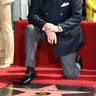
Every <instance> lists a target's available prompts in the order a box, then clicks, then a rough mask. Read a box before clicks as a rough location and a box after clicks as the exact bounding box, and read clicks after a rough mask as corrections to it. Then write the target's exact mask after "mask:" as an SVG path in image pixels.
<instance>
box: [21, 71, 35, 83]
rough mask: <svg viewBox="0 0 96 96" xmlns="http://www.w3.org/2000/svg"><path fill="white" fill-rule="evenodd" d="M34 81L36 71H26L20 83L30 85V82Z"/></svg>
mask: <svg viewBox="0 0 96 96" xmlns="http://www.w3.org/2000/svg"><path fill="white" fill-rule="evenodd" d="M34 79H36V71H34V72H30V71H26V73H25V76H24V78H23V79H22V81H21V82H20V84H21V85H29V84H31V80H34Z"/></svg>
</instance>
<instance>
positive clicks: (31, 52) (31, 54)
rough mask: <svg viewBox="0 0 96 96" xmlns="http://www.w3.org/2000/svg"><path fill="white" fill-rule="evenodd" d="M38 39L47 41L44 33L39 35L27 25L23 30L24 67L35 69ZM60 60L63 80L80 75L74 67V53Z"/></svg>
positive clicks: (33, 27)
mask: <svg viewBox="0 0 96 96" xmlns="http://www.w3.org/2000/svg"><path fill="white" fill-rule="evenodd" d="M39 39H41V40H44V41H47V37H46V35H45V34H44V33H40V32H39V30H38V29H37V28H36V27H35V26H33V25H32V24H30V25H28V26H27V27H26V29H25V49H26V60H25V66H30V67H33V68H34V67H35V62H36V61H35V55H36V50H37V45H38V41H39ZM60 60H61V64H62V72H63V75H64V77H65V78H68V79H71V78H75V77H76V76H77V75H78V73H80V69H79V68H78V66H77V65H76V52H74V53H71V54H68V55H66V56H63V57H60Z"/></svg>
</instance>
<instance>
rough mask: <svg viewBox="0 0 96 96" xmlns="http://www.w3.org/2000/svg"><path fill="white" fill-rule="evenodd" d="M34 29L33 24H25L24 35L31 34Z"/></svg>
mask: <svg viewBox="0 0 96 96" xmlns="http://www.w3.org/2000/svg"><path fill="white" fill-rule="evenodd" d="M33 31H34V25H32V24H29V25H27V27H26V28H25V35H27V34H29V35H31V34H32V33H33Z"/></svg>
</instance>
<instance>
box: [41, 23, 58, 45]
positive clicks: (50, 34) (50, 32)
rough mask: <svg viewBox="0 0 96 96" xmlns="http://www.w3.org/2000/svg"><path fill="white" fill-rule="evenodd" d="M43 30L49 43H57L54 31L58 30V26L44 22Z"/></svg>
mask: <svg viewBox="0 0 96 96" xmlns="http://www.w3.org/2000/svg"><path fill="white" fill-rule="evenodd" d="M43 28H44V31H45V33H46V35H47V41H48V42H49V43H50V44H53V43H55V44H56V43H57V37H56V33H55V32H58V31H59V30H58V26H55V25H53V24H51V23H46V24H45V25H44V26H43Z"/></svg>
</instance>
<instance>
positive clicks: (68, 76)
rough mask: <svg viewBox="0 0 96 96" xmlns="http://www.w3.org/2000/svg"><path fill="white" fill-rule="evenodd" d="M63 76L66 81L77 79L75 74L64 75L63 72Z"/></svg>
mask: <svg viewBox="0 0 96 96" xmlns="http://www.w3.org/2000/svg"><path fill="white" fill-rule="evenodd" d="M63 75H64V77H65V78H66V79H74V78H75V77H76V74H73V73H70V72H69V73H64V72H63Z"/></svg>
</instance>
